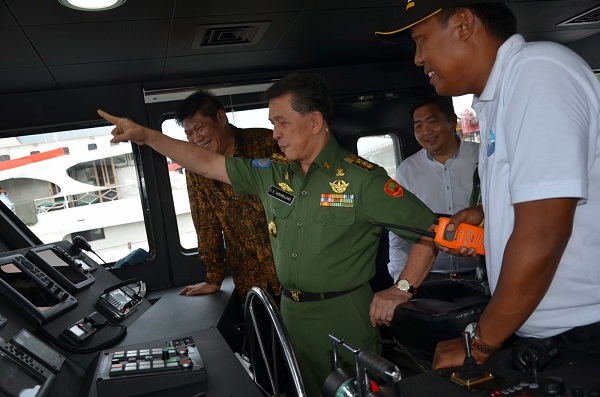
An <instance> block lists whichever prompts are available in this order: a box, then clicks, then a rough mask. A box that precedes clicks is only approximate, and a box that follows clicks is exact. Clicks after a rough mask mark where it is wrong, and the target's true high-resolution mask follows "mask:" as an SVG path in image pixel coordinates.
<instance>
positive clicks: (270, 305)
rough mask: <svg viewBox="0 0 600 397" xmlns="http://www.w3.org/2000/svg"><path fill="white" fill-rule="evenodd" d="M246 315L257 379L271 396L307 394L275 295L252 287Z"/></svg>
mask: <svg viewBox="0 0 600 397" xmlns="http://www.w3.org/2000/svg"><path fill="white" fill-rule="evenodd" d="M244 318H245V329H246V343H245V344H246V348H247V349H248V354H249V358H250V371H251V372H252V375H253V378H254V382H255V383H256V384H257V385H258V386H259V387H260V388H261V389H262V390H263V391H264V392H265V393H266V394H267V395H269V396H275V397H281V396H295V397H306V392H305V389H304V383H303V382H302V376H301V374H300V369H299V367H298V362H297V360H296V354H295V353H294V349H293V348H292V344H291V342H290V336H289V334H288V331H287V328H286V327H285V325H284V324H283V319H282V318H281V314H280V313H279V309H278V308H277V306H276V305H275V302H274V301H273V298H272V297H271V296H270V295H269V294H268V293H267V292H265V291H264V290H263V289H261V288H258V287H252V288H251V289H250V291H248V294H247V295H246V305H245V310H244ZM282 364H283V365H282Z"/></svg>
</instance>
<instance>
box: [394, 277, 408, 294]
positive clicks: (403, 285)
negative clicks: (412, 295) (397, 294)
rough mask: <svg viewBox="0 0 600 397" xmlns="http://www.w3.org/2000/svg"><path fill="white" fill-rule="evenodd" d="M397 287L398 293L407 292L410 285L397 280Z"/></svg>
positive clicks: (405, 281) (404, 281) (406, 281)
mask: <svg viewBox="0 0 600 397" xmlns="http://www.w3.org/2000/svg"><path fill="white" fill-rule="evenodd" d="M397 285H398V289H399V290H400V291H404V292H408V290H409V289H410V283H409V282H408V280H404V279H402V280H399V281H398V284H397Z"/></svg>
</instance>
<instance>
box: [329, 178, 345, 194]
mask: <svg viewBox="0 0 600 397" xmlns="http://www.w3.org/2000/svg"><path fill="white" fill-rule="evenodd" d="M329 185H330V186H331V189H333V191H334V192H336V193H344V192H345V191H346V189H348V186H349V185H350V184H349V183H348V182H345V181H342V180H341V179H338V180H337V181H333V182H329Z"/></svg>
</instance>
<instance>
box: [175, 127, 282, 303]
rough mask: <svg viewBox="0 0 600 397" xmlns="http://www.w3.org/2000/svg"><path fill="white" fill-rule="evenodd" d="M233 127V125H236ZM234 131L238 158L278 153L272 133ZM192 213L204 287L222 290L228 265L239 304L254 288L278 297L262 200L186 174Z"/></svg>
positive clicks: (277, 282)
mask: <svg viewBox="0 0 600 397" xmlns="http://www.w3.org/2000/svg"><path fill="white" fill-rule="evenodd" d="M232 127H233V126H232ZM233 128H234V133H235V147H234V154H233V156H234V157H249V158H258V157H269V156H270V155H271V154H272V153H274V152H278V151H279V148H278V146H277V141H275V140H274V139H273V133H272V131H271V130H268V129H262V128H253V129H240V128H236V127H233ZM186 179H187V186H188V195H189V198H190V210H191V214H192V220H193V222H194V227H195V228H196V232H197V234H198V253H199V255H200V260H201V261H202V263H204V264H205V265H206V280H205V281H206V282H207V283H209V284H215V285H221V283H222V282H223V279H224V278H225V276H226V272H227V264H228V265H229V272H230V273H231V278H232V279H233V282H234V284H235V286H236V290H237V292H238V296H239V298H240V302H244V301H245V299H246V294H247V293H248V290H249V289H250V288H251V287H254V286H256V287H260V288H263V289H268V288H269V287H270V288H271V289H272V290H273V292H275V293H276V294H279V293H280V292H281V288H280V286H279V281H278V280H277V274H276V271H275V263H274V261H273V254H272V251H271V243H270V241H269V234H268V231H267V222H266V220H265V213H264V209H263V206H262V203H261V201H260V199H259V198H258V197H256V196H249V195H237V194H234V193H233V190H232V188H231V185H229V184H227V183H223V182H219V181H215V180H212V179H208V178H205V177H203V176H201V175H198V174H194V173H192V172H189V171H187V172H186Z"/></svg>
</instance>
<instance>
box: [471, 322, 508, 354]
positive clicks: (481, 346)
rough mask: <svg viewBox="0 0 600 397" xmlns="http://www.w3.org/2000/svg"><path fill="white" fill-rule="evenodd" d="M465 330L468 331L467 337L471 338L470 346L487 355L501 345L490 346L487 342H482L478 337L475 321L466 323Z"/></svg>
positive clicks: (498, 348)
mask: <svg viewBox="0 0 600 397" xmlns="http://www.w3.org/2000/svg"><path fill="white" fill-rule="evenodd" d="M465 332H468V333H469V338H470V339H471V347H472V348H473V349H477V350H479V351H480V352H482V353H485V354H487V355H488V356H491V355H492V354H494V353H496V352H497V351H498V350H500V348H501V347H502V344H500V345H498V346H491V345H488V344H487V343H484V342H482V341H481V339H479V330H478V325H477V323H471V324H469V325H467V328H465Z"/></svg>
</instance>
